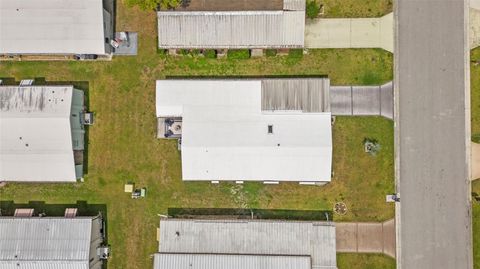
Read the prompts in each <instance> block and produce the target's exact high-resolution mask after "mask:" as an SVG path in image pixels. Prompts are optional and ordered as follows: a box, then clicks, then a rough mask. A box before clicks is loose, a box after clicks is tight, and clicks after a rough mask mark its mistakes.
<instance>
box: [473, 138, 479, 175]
mask: <svg viewBox="0 0 480 269" xmlns="http://www.w3.org/2000/svg"><path fill="white" fill-rule="evenodd" d="M478 178H480V144H477V143H472V180H475V179H478Z"/></svg>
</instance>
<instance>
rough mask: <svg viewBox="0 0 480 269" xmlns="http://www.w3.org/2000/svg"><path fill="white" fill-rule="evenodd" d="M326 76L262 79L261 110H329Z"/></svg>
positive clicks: (328, 82)
mask: <svg viewBox="0 0 480 269" xmlns="http://www.w3.org/2000/svg"><path fill="white" fill-rule="evenodd" d="M329 87H330V80H329V79H328V78H301V79H263V80H262V110H265V111H275V110H298V111H302V112H329V111H330V97H329Z"/></svg>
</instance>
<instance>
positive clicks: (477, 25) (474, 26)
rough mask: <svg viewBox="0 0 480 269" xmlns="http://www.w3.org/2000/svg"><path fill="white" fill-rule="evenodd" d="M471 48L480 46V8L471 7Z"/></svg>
mask: <svg viewBox="0 0 480 269" xmlns="http://www.w3.org/2000/svg"><path fill="white" fill-rule="evenodd" d="M478 2H480V1H478ZM469 38H470V40H469V41H470V48H471V49H473V48H476V47H478V46H480V10H479V9H474V8H470V35H469Z"/></svg>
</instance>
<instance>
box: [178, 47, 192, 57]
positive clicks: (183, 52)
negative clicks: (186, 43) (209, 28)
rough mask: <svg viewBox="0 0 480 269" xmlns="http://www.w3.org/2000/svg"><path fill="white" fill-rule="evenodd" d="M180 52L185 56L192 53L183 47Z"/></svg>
mask: <svg viewBox="0 0 480 269" xmlns="http://www.w3.org/2000/svg"><path fill="white" fill-rule="evenodd" d="M179 54H182V55H183V56H187V55H188V54H190V53H189V51H188V50H187V49H181V50H180V51H179Z"/></svg>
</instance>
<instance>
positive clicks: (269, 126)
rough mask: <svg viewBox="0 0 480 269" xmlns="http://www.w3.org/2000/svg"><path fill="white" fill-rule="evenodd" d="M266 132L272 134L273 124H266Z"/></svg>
mask: <svg viewBox="0 0 480 269" xmlns="http://www.w3.org/2000/svg"><path fill="white" fill-rule="evenodd" d="M268 133H269V134H273V125H268Z"/></svg>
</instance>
